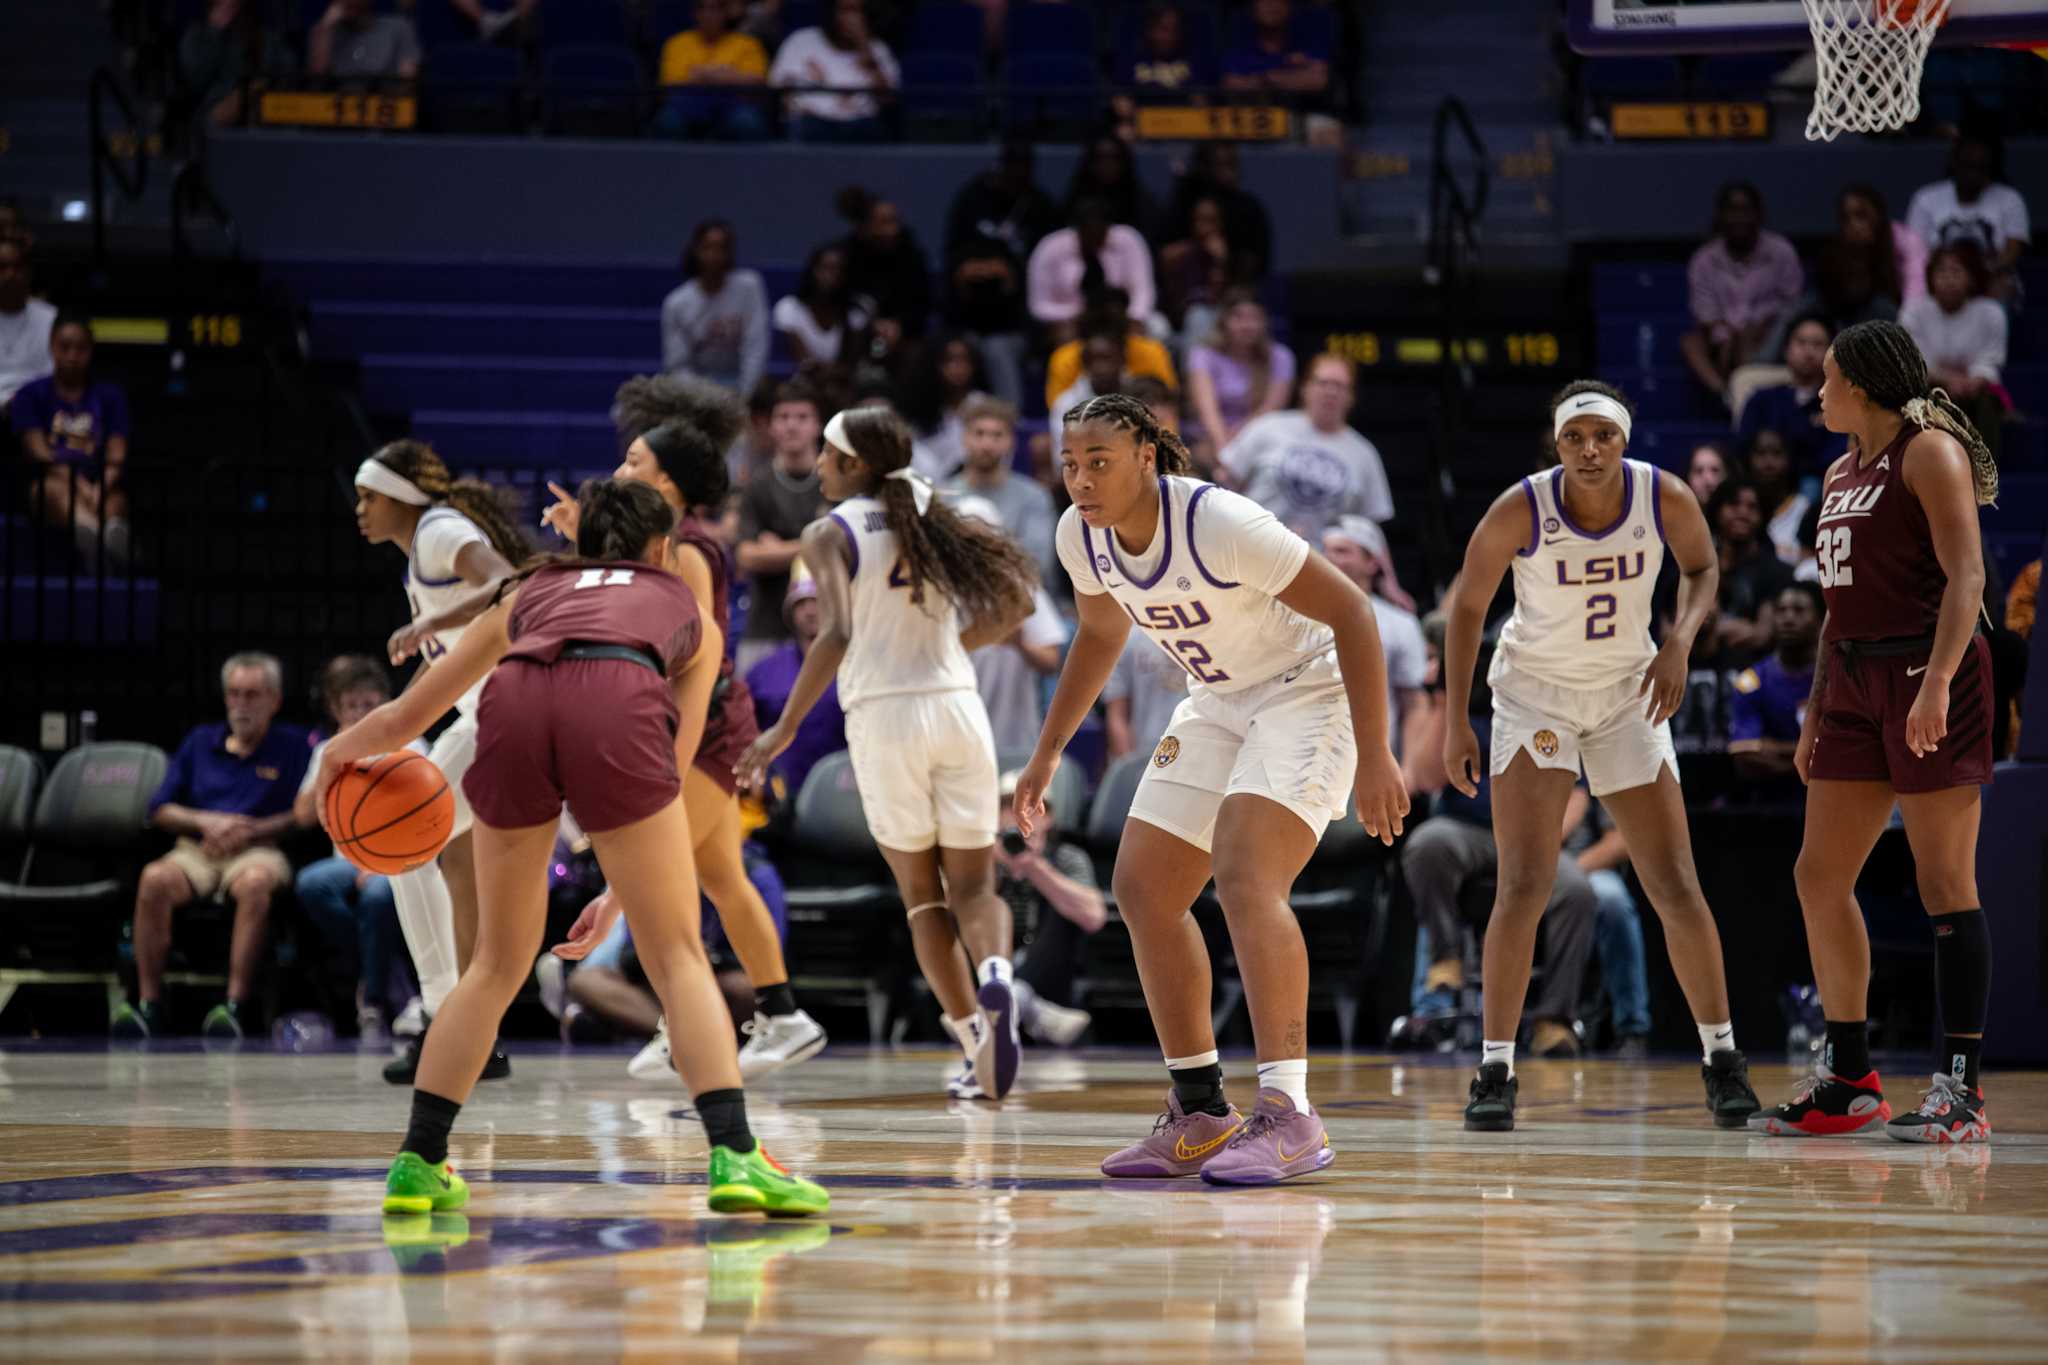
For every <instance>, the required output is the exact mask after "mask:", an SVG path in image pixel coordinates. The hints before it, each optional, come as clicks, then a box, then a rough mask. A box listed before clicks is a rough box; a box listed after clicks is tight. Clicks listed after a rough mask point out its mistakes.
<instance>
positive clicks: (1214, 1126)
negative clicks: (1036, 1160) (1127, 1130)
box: [1102, 1090, 1244, 1180]
mask: <svg viewBox="0 0 2048 1365" xmlns="http://www.w3.org/2000/svg"><path fill="white" fill-rule="evenodd" d="M1243 1123H1244V1115H1242V1114H1240V1113H1238V1112H1237V1106H1236V1105H1232V1106H1230V1112H1229V1113H1228V1114H1225V1115H1223V1116H1222V1117H1220V1118H1219V1117H1218V1116H1217V1115H1215V1114H1190V1113H1187V1112H1186V1111H1184V1110H1183V1109H1182V1108H1181V1107H1180V1097H1179V1096H1178V1095H1176V1094H1174V1093H1173V1092H1172V1091H1171V1090H1169V1091H1167V1092H1166V1112H1165V1113H1164V1114H1161V1115H1160V1116H1159V1122H1157V1123H1155V1124H1153V1125H1152V1136H1150V1137H1148V1138H1146V1139H1145V1140H1144V1141H1143V1142H1137V1143H1133V1144H1132V1145H1131V1146H1129V1147H1126V1148H1124V1149H1123V1150H1122V1151H1121V1152H1118V1153H1116V1154H1115V1155H1113V1156H1108V1157H1104V1158H1103V1160H1102V1173H1103V1174H1104V1175H1106V1176H1110V1177H1111V1178H1113V1179H1117V1180H1158V1179H1162V1178H1164V1177H1167V1176H1175V1175H1193V1174H1195V1173H1196V1172H1197V1171H1199V1170H1201V1169H1202V1163H1203V1162H1204V1161H1207V1160H1208V1159H1209V1158H1210V1157H1212V1156H1214V1155H1216V1153H1217V1152H1218V1151H1219V1150H1221V1149H1222V1147H1223V1144H1224V1143H1226V1142H1228V1141H1230V1139H1231V1136H1232V1135H1233V1134H1235V1133H1236V1132H1237V1130H1238V1128H1239V1127H1240V1126H1242V1125H1243Z"/></svg>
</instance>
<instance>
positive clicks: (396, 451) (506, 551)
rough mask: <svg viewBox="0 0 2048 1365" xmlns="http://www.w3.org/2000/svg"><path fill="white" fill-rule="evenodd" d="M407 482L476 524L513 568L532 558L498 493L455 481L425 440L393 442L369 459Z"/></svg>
mask: <svg viewBox="0 0 2048 1365" xmlns="http://www.w3.org/2000/svg"><path fill="white" fill-rule="evenodd" d="M370 458H371V459H373V460H375V461H376V462H377V463H378V464H381V465H386V466H388V467H389V468H390V469H391V470H392V471H393V472H394V473H397V474H399V475H402V476H403V477H404V478H406V479H407V480H409V481H410V482H411V483H412V484H413V486H414V487H416V488H418V489H419V490H420V492H422V493H425V494H426V495H427V497H428V498H430V499H432V502H433V505H434V506H436V507H440V506H447V507H452V508H454V509H455V510H456V511H458V512H460V513H462V515H463V516H465V517H468V518H469V519H470V520H471V521H473V522H475V523H476V527H477V529H478V530H480V531H482V532H483V533H484V538H485V539H487V540H489V541H490V542H491V548H492V549H494V550H496V551H497V552H498V553H499V554H501V555H503V556H504V557H505V562H506V563H508V564H512V565H519V564H523V563H525V562H526V561H527V560H528V559H529V558H531V557H532V555H533V547H532V546H531V545H529V544H527V541H526V533H525V532H523V531H521V530H520V529H519V527H518V524H517V523H515V522H514V521H513V520H512V517H511V515H510V514H509V513H508V512H506V510H505V505H504V503H503V502H501V501H500V500H499V493H498V490H497V489H495V488H493V487H491V486H490V485H489V484H487V483H485V482H484V481H483V480H481V479H458V478H456V477H455V476H454V475H452V474H450V473H449V472H448V466H447V465H446V464H444V463H442V460H441V457H440V456H439V455H437V454H435V453H434V448H433V447H432V446H430V445H428V444H427V443H426V442H425V441H414V440H400V441H393V442H391V443H390V444H389V445H387V446H385V447H383V448H382V449H381V450H379V451H378V452H377V453H376V454H374V455H372V456H371V457H370Z"/></svg>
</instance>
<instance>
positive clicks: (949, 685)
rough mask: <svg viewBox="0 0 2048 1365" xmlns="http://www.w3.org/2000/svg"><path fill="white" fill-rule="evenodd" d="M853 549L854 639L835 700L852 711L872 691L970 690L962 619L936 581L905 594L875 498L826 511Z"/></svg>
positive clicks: (898, 551) (898, 560)
mask: <svg viewBox="0 0 2048 1365" xmlns="http://www.w3.org/2000/svg"><path fill="white" fill-rule="evenodd" d="M832 520H834V521H836V522H838V523H839V527H840V529H841V530H843V531H845V532H846V543H847V546H848V548H849V553H850V554H851V555H852V565H851V568H852V572H853V637H852V639H851V640H849V641H848V642H847V646H846V658H845V660H844V661H843V662H842V663H841V664H840V665H839V704H840V705H841V706H843V707H845V708H846V710H847V711H848V712H851V711H852V710H853V709H854V707H856V706H858V705H860V704H861V703H862V702H864V701H873V700H874V699H875V698H876V697H893V696H901V695H904V694H906V693H912V692H972V691H974V664H973V662H972V661H971V660H970V659H969V658H968V657H967V649H966V647H965V646H964V645H962V644H961V643H960V632H961V631H962V630H963V629H965V628H966V623H965V622H963V621H962V620H961V619H960V612H959V610H958V609H957V608H956V607H955V606H954V605H953V603H952V600H951V599H950V598H948V597H947V596H946V595H945V593H943V592H941V591H940V590H939V585H938V584H936V583H926V584H925V588H924V601H923V602H922V603H918V602H912V601H911V600H910V579H909V578H908V577H907V576H906V575H905V573H904V570H903V559H902V556H903V549H902V546H901V545H899V544H898V543H897V540H896V533H895V532H894V531H892V530H890V529H889V515H888V513H887V512H885V511H883V510H882V504H881V503H880V502H878V501H877V500H876V499H874V498H848V499H847V500H846V501H845V502H842V503H840V504H839V505H838V506H837V507H835V508H833V509H832Z"/></svg>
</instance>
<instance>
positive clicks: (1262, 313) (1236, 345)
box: [1188, 289, 1294, 451]
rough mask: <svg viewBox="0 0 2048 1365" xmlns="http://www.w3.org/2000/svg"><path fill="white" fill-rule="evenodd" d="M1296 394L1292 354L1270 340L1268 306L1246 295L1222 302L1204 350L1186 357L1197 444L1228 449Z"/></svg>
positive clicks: (1247, 292) (1238, 291)
mask: <svg viewBox="0 0 2048 1365" xmlns="http://www.w3.org/2000/svg"><path fill="white" fill-rule="evenodd" d="M1293 391H1294V352H1292V351H1290V350H1288V349H1287V348H1286V347H1285V346H1282V345H1281V344H1280V343H1279V342H1277V341H1275V340H1273V334H1272V329H1271V328H1270V326H1269V325H1268V322H1267V318H1266V306H1265V305H1264V304H1263V303H1260V302H1259V300H1258V296H1257V295H1255V294H1253V293H1252V292H1251V291H1250V290H1245V289H1236V290H1232V291H1231V292H1230V293H1228V294H1226V295H1224V297H1223V313H1222V316H1221V318H1220V319H1219V320H1218V322H1217V325H1216V330H1215V332H1213V333H1212V334H1211V335H1210V337H1209V339H1208V343H1207V344H1206V345H1202V346H1197V347H1195V348H1194V349H1193V350H1191V351H1189V352H1188V402H1189V404H1190V405H1191V406H1192V407H1193V408H1194V410H1195V417H1196V419H1197V421H1198V422H1199V423H1200V431H1199V434H1198V436H1197V438H1196V439H1198V440H1200V441H1203V442H1205V443H1206V444H1207V445H1209V446H1210V448H1212V449H1214V450H1218V451H1220V450H1224V449H1227V448H1228V447H1229V445H1230V443H1231V442H1233V441H1235V440H1236V439H1237V436H1238V433H1239V432H1241V431H1243V430H1244V428H1245V424H1246V423H1247V422H1249V421H1251V420H1252V419H1253V418H1254V417H1261V416H1264V415H1265V414H1267V413H1270V412H1278V411H1280V409H1282V408H1284V407H1286V406H1287V395H1288V394H1290V393H1292V392H1293Z"/></svg>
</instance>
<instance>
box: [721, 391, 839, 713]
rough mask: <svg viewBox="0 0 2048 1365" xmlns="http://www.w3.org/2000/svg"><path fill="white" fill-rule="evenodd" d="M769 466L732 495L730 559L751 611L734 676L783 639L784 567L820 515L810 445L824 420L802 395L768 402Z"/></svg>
mask: <svg viewBox="0 0 2048 1365" xmlns="http://www.w3.org/2000/svg"><path fill="white" fill-rule="evenodd" d="M772 420H773V422H774V432H775V463H774V464H772V465H770V466H769V467H768V469H767V470H766V471H765V472H764V473H763V475H762V476H761V477H759V478H754V479H749V480H748V481H747V486H746V490H745V491H744V492H742V493H741V494H740V541H739V544H738V545H737V546H736V547H735V548H734V552H733V558H734V561H735V562H736V564H737V565H738V567H739V571H740V572H741V573H743V574H745V575H746V576H747V583H748V590H749V596H750V598H751V601H752V606H751V608H750V609H749V610H748V612H747V624H746V629H745V630H744V631H743V632H742V633H741V635H740V642H739V647H738V650H737V652H736V653H735V655H734V661H735V664H736V666H737V667H738V669H739V671H740V673H741V675H742V676H744V675H746V674H747V673H749V672H750V671H751V670H752V669H753V667H754V665H755V664H757V663H759V662H760V661H761V660H762V659H764V658H766V657H767V656H768V655H769V654H771V653H773V652H775V650H776V649H777V648H778V647H780V646H781V645H782V644H784V643H785V642H786V641H788V640H789V638H790V626H789V622H788V620H787V613H785V612H779V611H777V610H776V604H777V603H779V602H782V601H784V600H785V599H786V598H787V597H788V596H789V574H790V566H791V565H792V564H794V563H796V558H797V540H798V537H800V536H802V535H803V532H804V528H805V527H806V526H809V525H810V524H811V523H812V522H814V521H816V520H817V519H818V518H819V517H821V516H823V515H824V514H825V509H826V506H827V504H826V502H825V495H824V494H823V493H822V492H820V491H819V490H818V438H819V435H820V433H822V432H823V430H824V421H825V419H824V414H823V413H822V412H821V411H820V410H819V404H818V398H817V395H816V394H814V393H813V392H812V391H811V390H810V389H807V388H804V387H801V386H799V385H796V384H790V385H786V386H785V387H784V388H783V390H782V391H781V392H780V393H778V394H777V395H776V396H775V415H774V418H773V419H772Z"/></svg>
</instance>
